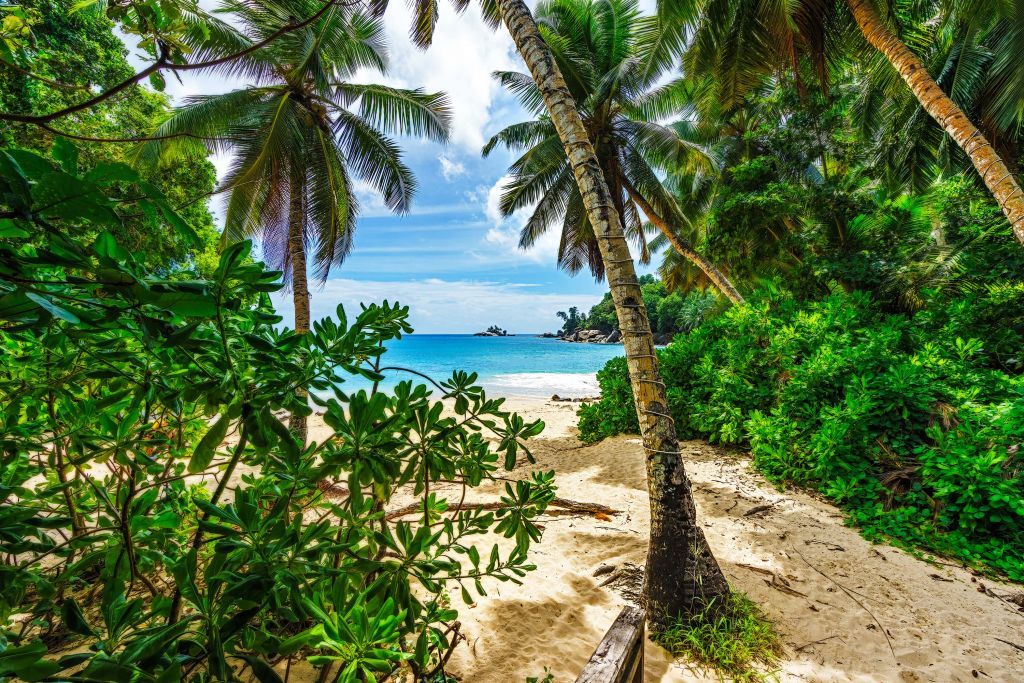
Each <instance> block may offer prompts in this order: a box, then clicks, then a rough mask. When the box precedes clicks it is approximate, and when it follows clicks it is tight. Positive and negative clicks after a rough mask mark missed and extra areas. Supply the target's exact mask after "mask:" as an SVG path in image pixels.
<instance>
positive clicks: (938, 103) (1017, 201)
mask: <svg viewBox="0 0 1024 683" xmlns="http://www.w3.org/2000/svg"><path fill="white" fill-rule="evenodd" d="M847 4H848V5H849V7H850V11H851V12H852V13H853V17H854V19H856V20H857V24H858V25H859V26H860V30H861V33H863V34H864V37H865V38H866V39H867V41H868V42H869V43H871V45H872V47H874V48H875V49H876V50H878V51H879V52H881V53H882V54H884V55H885V56H886V58H887V59H888V60H889V62H890V63H891V64H892V65H893V67H894V68H895V69H896V71H898V72H899V74H900V76H901V77H902V78H903V80H904V81H905V82H906V83H907V85H908V86H909V87H910V90H911V92H913V93H914V96H915V97H916V98H917V100H918V102H920V103H921V106H922V107H924V110H925V111H926V112H928V114H929V115H930V116H931V117H932V118H933V119H935V120H936V121H937V122H938V124H939V125H940V126H942V128H943V130H945V131H946V132H947V133H949V136H950V137H952V138H953V140H955V141H956V144H958V145H960V148H961V149H963V150H964V152H965V153H966V154H967V156H968V157H970V159H971V163H973V164H974V168H976V169H977V170H978V173H980V174H981V178H982V180H984V181H985V185H986V186H987V187H988V189H989V191H990V192H991V193H992V196H993V197H995V200H996V201H997V202H998V203H999V206H1000V208H1002V210H1003V213H1004V214H1006V218H1007V220H1009V221H1010V226H1011V228H1012V229H1013V234H1014V236H1015V237H1016V238H1017V241H1018V242H1020V243H1021V244H1024V192H1022V191H1021V188H1020V185H1019V184H1018V183H1017V179H1016V178H1014V177H1013V174H1012V173H1010V170H1009V169H1008V168H1007V167H1006V164H1005V163H1004V162H1003V160H1002V159H1001V158H1000V157H999V154H998V153H996V150H995V148H994V147H992V145H991V143H989V141H988V140H986V139H985V136H984V135H982V133H981V131H980V130H978V128H976V127H975V125H974V124H973V123H971V121H970V119H968V118H967V115H966V114H964V112H963V111H962V110H961V109H960V107H958V106H957V105H956V103H954V102H953V100H952V99H950V98H949V96H947V95H946V93H944V92H943V91H942V88H940V87H939V85H938V84H937V83H936V82H935V79H933V78H932V77H931V76H930V75H929V74H928V70H927V69H926V68H925V66H924V64H923V63H922V62H921V60H920V59H918V58H917V55H915V54H914V53H913V52H911V51H910V49H908V48H907V46H906V45H905V44H904V43H903V41H902V40H900V39H899V38H898V37H897V36H895V35H893V33H892V31H890V30H889V29H888V28H887V27H886V26H885V24H884V23H882V19H881V17H879V16H878V12H877V11H876V10H875V6H874V5H873V4H872V0H847Z"/></svg>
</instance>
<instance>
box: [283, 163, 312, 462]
mask: <svg viewBox="0 0 1024 683" xmlns="http://www.w3.org/2000/svg"><path fill="white" fill-rule="evenodd" d="M302 189H303V183H302V177H301V176H300V175H299V172H297V171H293V172H292V177H291V182H290V183H289V197H288V257H289V260H290V261H291V265H292V273H291V275H292V305H293V307H294V308H295V333H296V334H306V333H307V332H309V278H308V276H307V274H306V242H305V239H304V237H305V235H304V230H303V226H304V223H305V221H304V216H303V205H302ZM295 393H296V394H298V396H299V398H300V399H301V400H306V399H307V397H308V395H309V393H308V392H307V391H306V389H305V388H304V387H302V388H299V389H297V390H296V392H295ZM288 427H289V429H291V431H292V433H293V434H294V435H295V437H296V438H297V439H299V442H300V443H306V417H305V416H304V415H295V414H294V413H293V414H292V416H291V418H290V419H289V421H288Z"/></svg>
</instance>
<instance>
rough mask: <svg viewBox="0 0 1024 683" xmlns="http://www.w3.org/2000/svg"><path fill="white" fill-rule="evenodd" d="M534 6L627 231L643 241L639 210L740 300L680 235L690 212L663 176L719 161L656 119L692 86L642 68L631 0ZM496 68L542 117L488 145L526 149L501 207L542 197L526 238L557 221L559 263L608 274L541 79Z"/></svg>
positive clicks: (508, 209)
mask: <svg viewBox="0 0 1024 683" xmlns="http://www.w3.org/2000/svg"><path fill="white" fill-rule="evenodd" d="M537 13H538V17H539V24H540V32H541V35H542V36H543V38H544V40H545V41H546V42H547V44H548V45H549V46H550V47H551V52H552V54H553V56H554V58H555V61H556V62H557V63H558V66H559V68H560V69H561V71H562V73H565V74H570V77H569V79H568V81H567V85H568V88H569V92H570V94H571V95H572V97H573V99H574V100H575V102H576V105H577V107H578V108H579V110H580V114H581V115H582V117H583V121H584V125H585V126H586V129H587V131H588V133H589V135H590V138H591V140H593V142H594V148H595V151H596V153H597V157H598V161H599V163H600V165H601V170H602V171H603V173H604V176H605V179H606V180H607V182H608V185H609V189H610V190H611V193H612V198H613V200H614V202H615V209H616V211H617V212H618V213H619V215H620V216H622V219H623V223H624V227H625V230H626V235H627V237H632V238H634V239H635V240H636V241H637V242H638V243H639V244H640V246H641V248H642V250H643V249H644V248H645V246H646V245H644V244H643V226H642V224H641V219H640V215H641V214H643V215H644V216H645V217H646V218H647V220H648V221H649V222H650V224H651V225H652V226H654V227H655V228H656V229H657V230H658V231H660V232H661V234H662V235H663V238H664V240H665V241H667V242H668V244H670V245H671V246H672V247H673V248H674V249H675V250H676V252H678V253H679V254H680V255H681V256H682V257H684V258H685V259H687V260H688V261H689V262H691V263H693V264H694V265H695V266H696V267H697V268H699V269H700V270H701V271H702V272H703V274H704V276H705V277H706V279H707V280H708V281H710V282H712V283H714V285H715V286H716V287H717V288H718V289H719V290H720V291H721V292H722V293H723V294H724V295H725V296H726V297H728V298H729V299H730V300H731V301H733V302H734V303H742V302H743V298H742V297H741V296H740V294H739V292H738V291H737V290H736V288H735V287H734V286H733V284H732V283H731V282H730V281H729V279H728V277H726V276H725V275H724V274H723V273H722V272H721V271H720V270H719V269H718V268H716V267H715V266H714V265H713V264H712V263H711V261H709V260H708V259H707V258H705V257H704V256H702V255H701V254H700V253H698V252H697V251H696V250H695V249H694V248H693V247H692V246H691V245H690V244H689V243H688V242H687V241H686V240H685V239H683V237H682V234H681V230H682V227H683V226H684V217H683V216H682V214H681V213H680V209H679V207H678V206H677V204H676V201H675V199H674V198H673V196H672V194H671V193H670V192H668V191H667V190H666V188H665V187H664V186H663V184H662V181H661V178H660V174H661V173H662V172H665V171H669V170H671V171H673V172H677V173H678V172H685V171H688V170H690V169H699V170H701V171H704V172H708V171H711V170H712V169H713V166H714V162H713V161H712V160H711V159H710V158H709V157H708V156H707V155H706V154H705V152H704V150H702V149H701V148H700V147H699V146H697V145H692V144H690V143H689V142H688V141H687V139H686V138H685V137H684V136H681V135H680V130H681V129H683V128H685V127H687V126H688V123H687V122H682V123H679V124H676V125H674V126H667V125H662V124H660V123H657V122H656V119H659V118H664V117H666V116H668V115H671V114H673V113H675V112H676V111H677V107H678V106H679V105H680V104H681V103H685V102H686V94H687V93H686V91H687V86H686V84H685V83H683V82H682V81H681V80H676V81H673V82H671V83H668V84H665V85H660V86H659V85H657V83H658V81H659V79H660V78H661V77H662V75H663V74H662V72H661V71H659V70H653V71H651V72H650V73H648V74H646V75H643V76H642V75H641V74H640V73H639V71H640V69H641V67H642V62H641V61H640V60H639V59H638V58H637V52H638V43H639V39H640V33H641V29H642V28H643V24H644V21H645V19H644V18H642V17H641V15H640V13H639V11H638V10H637V6H636V2H635V0H600V1H597V0H549V1H548V2H544V3H542V4H540V5H539V6H538V8H537ZM648 20H649V18H648ZM495 76H496V77H497V78H498V80H499V81H500V82H501V83H502V85H504V86H505V87H506V88H507V89H509V90H510V91H511V92H513V93H515V94H517V95H518V96H519V99H520V101H521V103H522V104H523V106H524V107H526V109H527V110H528V111H530V113H531V114H533V115H535V116H537V118H536V119H535V120H532V121H524V122H522V123H517V124H513V125H511V126H509V127H507V128H505V129H504V130H502V131H500V132H499V133H497V134H496V135H495V136H494V137H493V138H491V140H490V141H489V142H488V143H487V145H486V146H485V147H484V155H485V156H486V155H487V154H489V153H490V152H491V151H492V150H493V149H494V148H495V147H496V146H498V145H499V144H501V145H505V146H506V147H507V148H509V149H512V150H516V151H523V154H522V156H521V157H520V158H519V159H518V160H517V161H516V162H515V163H514V164H513V165H512V167H511V175H512V180H511V181H510V182H509V184H508V185H507V186H506V188H505V191H504V193H503V195H502V197H501V210H502V212H503V213H505V214H506V215H509V214H511V213H513V212H514V211H517V210H520V209H523V208H525V207H528V206H530V205H532V204H533V203H534V202H536V203H537V205H536V208H535V209H534V210H533V212H532V215H531V216H530V218H529V220H528V221H527V223H526V225H525V226H524V227H523V230H522V234H521V238H520V245H521V246H522V247H523V248H527V247H529V246H531V245H533V244H534V243H535V242H536V240H537V239H538V238H539V237H540V236H541V235H542V234H544V233H545V232H546V231H547V230H548V229H549V228H550V227H551V226H552V225H554V224H555V223H556V222H559V223H561V227H562V238H561V241H560V245H559V254H558V262H559V265H560V266H562V267H563V268H565V269H566V270H568V271H570V272H577V271H579V270H580V269H582V268H583V267H584V266H585V265H589V266H590V269H591V271H592V272H593V273H594V275H595V277H598V278H600V277H602V276H603V267H604V264H603V262H602V261H601V258H600V253H599V250H598V249H597V246H596V240H595V238H594V231H593V228H592V226H591V223H590V221H589V220H588V218H587V216H586V212H584V211H583V201H582V197H581V195H580V192H579V189H578V188H577V187H576V184H575V182H574V180H573V172H572V168H571V166H570V164H569V161H568V159H567V158H566V155H565V151H564V150H563V148H562V144H561V141H560V140H559V138H558V134H557V132H556V130H555V127H554V125H553V123H552V121H551V119H550V118H549V117H547V116H546V115H544V105H543V102H542V100H541V98H540V96H539V93H538V90H537V86H536V85H535V84H534V83H533V81H532V79H531V78H530V77H529V76H527V75H525V74H521V73H515V72H500V73H498V74H495Z"/></svg>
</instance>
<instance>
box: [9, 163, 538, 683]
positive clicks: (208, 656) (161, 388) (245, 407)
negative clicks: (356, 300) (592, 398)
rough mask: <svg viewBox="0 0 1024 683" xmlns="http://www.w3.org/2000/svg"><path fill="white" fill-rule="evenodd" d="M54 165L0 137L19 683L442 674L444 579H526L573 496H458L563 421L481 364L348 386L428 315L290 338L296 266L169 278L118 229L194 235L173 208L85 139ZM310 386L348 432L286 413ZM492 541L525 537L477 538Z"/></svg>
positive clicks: (329, 416) (12, 646) (230, 262)
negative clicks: (279, 294)
mask: <svg viewBox="0 0 1024 683" xmlns="http://www.w3.org/2000/svg"><path fill="white" fill-rule="evenodd" d="M56 162H57V163H54V162H53V161H51V160H49V159H46V158H43V157H41V156H38V155H36V154H34V153H32V152H29V151H23V150H13V149H6V150H2V151H0V167H2V170H3V173H2V174H0V177H2V181H0V201H2V206H0V211H2V212H3V215H4V216H5V218H3V219H2V221H0V273H2V280H0V286H2V290H0V292H2V295H0V321H2V324H3V328H2V331H0V342H2V344H0V353H2V356H3V363H2V367H3V368H4V370H3V373H2V375H0V396H2V397H3V406H4V408H3V412H2V421H3V435H4V436H3V440H2V442H0V445H2V458H3V460H2V467H0V474H2V480H0V491H2V500H3V501H4V504H3V506H2V507H0V553H2V556H3V557H4V562H3V563H2V564H0V574H2V576H3V580H2V581H0V585H2V590H0V618H2V620H3V624H4V626H3V629H2V631H0V677H9V676H12V675H13V676H17V677H19V678H21V679H25V680H41V679H46V678H51V677H54V676H66V675H71V674H72V672H73V675H74V678H75V679H76V680H93V681H100V680H144V681H158V680H161V681H162V680H185V679H188V680H228V679H230V678H233V677H236V676H239V675H242V673H243V672H244V671H248V672H249V674H251V675H253V676H255V677H256V678H257V679H258V680H261V681H279V680H281V679H280V677H279V675H278V674H277V673H276V672H275V671H274V668H273V666H274V664H276V663H278V662H282V661H285V660H287V662H288V665H289V666H290V662H291V659H292V658H293V657H295V656H297V655H298V656H301V657H302V658H303V659H305V660H306V661H307V662H309V663H310V664H312V665H313V666H315V667H317V668H319V669H320V670H321V675H322V676H323V679H324V680H338V681H356V680H376V679H378V678H381V677H385V676H386V675H388V673H389V672H391V671H392V670H394V669H396V668H398V667H408V668H410V669H411V670H412V671H414V672H416V674H417V676H420V677H427V676H430V675H433V673H434V672H436V671H438V670H441V669H443V662H444V661H445V657H444V655H445V653H446V651H447V649H448V648H449V647H451V646H453V644H454V643H455V642H456V641H457V637H458V632H457V630H455V631H454V632H453V628H455V627H454V619H455V618H456V616H457V611H456V610H455V609H453V608H452V607H451V606H450V604H449V603H448V598H447V596H448V592H449V591H450V590H452V589H453V588H461V593H462V596H463V599H464V600H465V601H466V602H470V601H471V600H472V598H471V593H470V591H471V590H472V591H475V592H478V593H482V592H483V590H484V589H483V586H482V584H481V582H480V579H482V578H483V577H493V578H496V579H498V580H501V581H518V580H519V578H520V577H522V576H523V575H524V574H525V573H526V572H527V571H529V570H530V569H531V565H530V564H529V563H528V560H527V557H526V552H527V550H528V548H529V546H530V544H531V543H532V542H534V541H537V540H539V538H540V532H539V529H538V528H537V526H536V525H535V524H534V523H533V522H532V521H531V520H532V518H533V517H535V516H536V514H537V513H538V512H540V511H542V510H543V509H544V507H545V505H546V503H547V502H548V501H549V500H550V498H551V497H552V496H553V489H552V480H551V473H536V474H534V476H533V477H532V479H526V480H519V481H514V482H510V483H507V484H506V486H505V492H504V494H503V495H501V496H500V498H499V500H497V501H495V502H496V503H497V505H496V509H495V510H494V511H485V510H483V509H481V508H480V507H478V506H476V505H474V506H463V505H462V503H459V504H453V505H451V506H449V503H448V502H447V500H446V498H445V497H444V496H443V495H441V494H439V493H438V487H439V486H443V485H444V484H450V485H454V487H455V488H454V489H452V490H454V491H460V490H461V494H459V495H460V500H464V498H465V491H466V490H467V489H470V488H474V487H477V486H479V485H480V484H481V483H483V482H487V481H492V480H493V479H494V477H495V473H496V472H497V471H498V470H499V469H501V468H505V469H511V468H512V467H513V466H514V465H515V464H516V461H517V457H518V456H519V454H520V453H522V454H523V455H525V456H526V457H527V458H529V457H530V453H529V450H528V449H527V448H526V447H525V445H524V444H523V443H522V441H523V440H524V439H526V438H528V437H530V436H532V435H535V434H537V433H538V432H539V431H540V430H541V429H542V428H543V424H542V423H540V422H532V423H526V422H524V420H523V419H522V418H520V417H518V416H516V415H514V414H509V413H507V412H505V411H503V410H502V408H501V404H502V400H501V399H491V398H488V397H487V396H486V395H485V394H484V392H483V391H482V390H481V389H480V388H479V387H476V386H474V385H473V382H474V379H475V376H474V375H468V374H466V373H463V372H456V373H455V374H454V375H453V376H452V377H451V378H450V379H448V380H447V381H445V382H444V383H442V384H438V385H436V386H433V387H428V386H425V385H423V384H413V383H412V382H404V383H402V384H399V385H398V387H397V388H396V389H395V391H394V393H392V394H385V393H383V392H379V391H377V390H376V385H374V388H373V390H372V391H366V390H360V391H356V392H350V391H347V389H346V384H345V382H346V379H347V378H349V377H352V376H361V377H365V378H367V379H369V380H371V381H377V380H379V379H381V377H382V376H381V375H380V374H379V373H378V372H377V371H376V369H377V368H379V367H380V360H381V356H382V354H383V353H384V352H385V344H386V343H387V342H388V341H389V340H391V339H395V338H398V337H400V336H401V335H403V334H407V333H409V332H411V331H412V330H411V328H410V326H409V325H408V322H407V316H408V310H407V309H405V308H403V307H401V306H399V305H398V304H394V305H389V304H388V303H386V302H385V303H384V304H383V305H382V306H376V305H374V306H369V307H367V308H365V309H364V310H363V311H361V312H360V313H359V315H358V316H356V317H355V318H354V319H351V320H349V319H348V318H347V317H346V315H345V312H344V311H343V310H342V309H341V308H339V309H338V312H337V319H325V320H322V321H319V322H317V323H316V325H315V326H314V328H313V330H312V331H311V332H310V333H309V334H304V335H300V334H296V333H294V332H293V331H288V330H280V329H278V328H277V327H276V326H277V325H278V324H279V323H280V322H281V319H280V317H279V316H276V315H274V313H273V311H272V309H271V308H270V307H269V305H268V303H267V298H266V297H267V293H268V292H272V291H275V290H277V289H279V288H280V287H281V284H280V273H278V272H275V271H268V270H266V269H265V268H264V267H263V266H262V264H253V263H249V262H247V259H246V256H247V254H248V252H249V249H250V243H249V242H239V243H236V244H234V245H232V246H230V247H229V248H227V249H225V250H224V251H223V253H222V254H221V256H220V261H219V263H218V265H217V267H216V269H215V271H214V272H213V274H212V276H211V278H210V279H208V280H173V279H172V280H168V279H165V278H159V277H154V276H152V275H150V274H149V273H148V272H147V270H146V268H145V266H144V265H143V263H142V261H141V259H140V258H138V257H137V256H136V255H135V254H133V253H131V252H130V251H128V250H127V249H125V248H123V247H122V246H120V245H119V244H117V242H116V240H115V239H114V237H113V235H112V233H111V231H108V230H107V228H116V227H118V226H119V224H120V223H121V220H120V218H119V212H120V211H123V210H126V209H128V208H135V209H137V210H139V209H141V210H143V213H144V214H145V215H146V216H148V217H150V221H151V222H150V227H151V228H152V229H162V230H168V229H173V230H176V231H177V232H179V233H180V234H182V235H183V236H185V237H186V238H188V239H195V235H194V233H192V232H191V229H190V227H189V226H188V224H187V223H186V222H185V221H184V220H182V218H181V217H180V216H179V215H177V214H176V213H175V212H174V211H173V208H172V207H170V206H169V204H168V202H167V200H166V198H165V197H164V196H162V195H161V194H159V193H158V192H157V191H156V190H155V188H153V187H152V186H150V185H148V184H147V183H145V182H144V181H142V180H141V178H140V177H139V176H138V174H137V173H136V172H134V171H132V170H131V169H130V168H128V167H127V166H124V165H123V164H116V163H114V164H99V165H97V166H95V167H94V168H92V169H90V170H89V171H85V172H83V171H82V170H81V169H79V168H78V166H77V160H76V155H75V150H74V148H72V147H71V146H69V145H63V146H61V147H60V148H59V150H58V151H57V153H56ZM122 192H124V194H122ZM88 232H95V233H96V234H97V236H96V238H95V239H94V240H91V241H89V240H81V239H77V238H76V237H74V235H77V234H83V233H88ZM249 302H255V303H249ZM300 387H301V388H306V389H310V390H313V391H315V392H317V393H315V394H314V395H313V400H314V402H315V403H316V404H317V405H318V406H319V407H320V410H321V411H322V412H323V419H324V422H325V423H326V424H327V425H328V427H329V430H330V431H329V432H328V433H327V434H325V435H324V436H323V438H322V439H320V440H318V441H313V442H312V443H310V444H309V445H304V444H303V443H302V442H301V441H299V440H297V439H296V438H295V436H294V435H293V434H292V433H291V432H290V431H289V430H288V429H287V427H286V426H285V425H284V424H282V422H281V421H280V419H279V417H278V416H277V414H278V413H279V412H280V411H282V410H284V411H288V412H291V413H299V414H308V413H309V411H310V408H309V406H308V405H307V404H306V402H305V400H304V399H301V400H300V398H299V397H297V395H296V391H295V389H296V388H300ZM434 389H437V390H438V391H439V392H440V394H442V395H444V396H446V397H449V398H451V399H453V400H454V415H450V416H446V415H442V404H441V403H440V402H439V401H437V400H435V399H433V398H432V397H431V392H432V391H433V390H434ZM485 435H487V436H489V437H493V439H495V440H489V439H488V438H485ZM398 499H401V500H403V501H405V500H408V501H412V502H411V504H410V505H408V506H405V507H400V508H397V509H396V508H395V507H394V501H395V500H398ZM488 532H493V533H496V534H498V535H501V536H505V537H508V538H511V539H514V545H513V546H512V549H511V550H509V551H507V552H500V551H499V549H498V547H497V546H496V545H491V546H489V547H486V548H484V549H483V550H481V549H480V548H478V547H477V545H476V544H474V543H473V541H474V537H475V536H479V535H481V534H485V533H488ZM61 672H64V673H61Z"/></svg>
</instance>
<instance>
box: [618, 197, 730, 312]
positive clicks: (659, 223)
mask: <svg viewBox="0 0 1024 683" xmlns="http://www.w3.org/2000/svg"><path fill="white" fill-rule="evenodd" d="M621 180H622V187H624V188H625V190H626V193H627V194H628V195H629V198H630V199H632V200H633V203H634V204H636V205H637V206H639V207H640V210H641V211H643V212H644V215H645V216H647V220H649V221H650V222H651V224H652V225H653V226H654V227H656V228H657V229H658V230H661V234H662V235H664V236H665V237H666V238H667V239H668V241H669V243H670V244H671V245H672V247H673V248H674V249H675V250H676V251H678V252H679V254H680V255H681V256H682V257H683V258H685V259H686V260H687V261H689V262H690V263H692V264H693V265H695V266H697V267H698V268H700V270H701V272H702V273H704V275H705V276H706V277H707V278H708V279H709V280H711V282H713V283H714V285H715V287H718V291H720V292H721V293H722V294H724V295H725V296H726V297H728V299H729V301H731V302H733V303H734V304H739V305H742V304H744V303H746V302H745V301H744V300H743V297H742V296H741V295H740V293H739V291H738V290H737V289H736V287H734V286H733V284H732V282H731V281H730V280H729V278H728V277H726V275H725V273H723V272H722V271H720V270H719V269H718V268H716V267H715V264H714V263H712V262H711V261H709V260H707V259H706V258H704V257H703V256H702V255H701V254H700V253H699V252H698V251H697V250H696V249H694V248H693V247H691V246H690V245H689V243H687V241H686V240H684V239H683V238H682V237H680V236H679V235H678V234H677V233H676V232H675V231H674V230H672V228H670V227H669V225H668V223H666V222H665V219H664V218H662V217H661V216H660V215H658V212H657V211H655V210H654V207H653V206H651V204H650V202H648V201H647V200H646V199H644V198H643V196H642V195H641V194H640V193H639V192H637V191H636V188H635V187H633V185H632V183H630V182H629V180H627V179H626V178H625V177H622V178H621Z"/></svg>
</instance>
